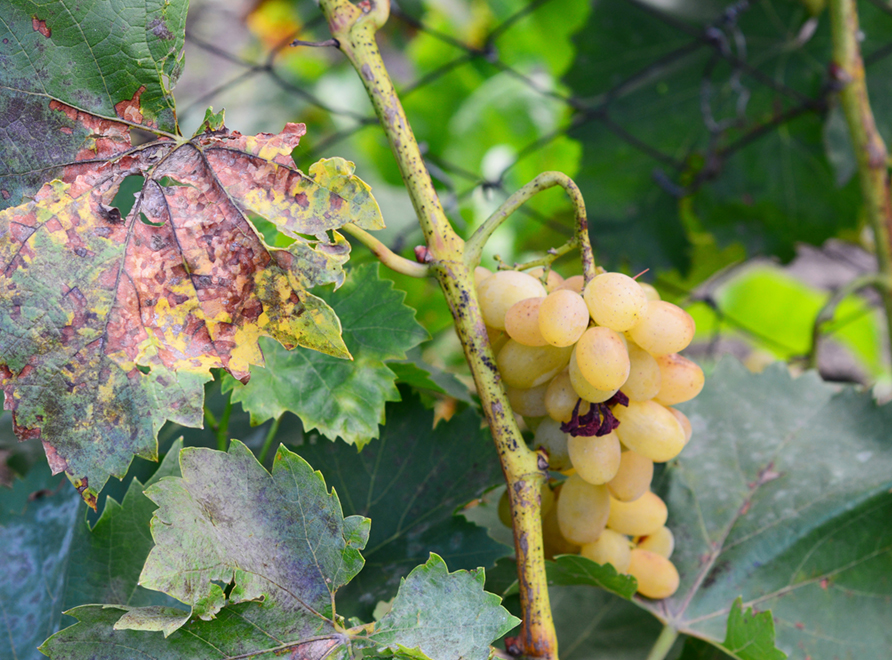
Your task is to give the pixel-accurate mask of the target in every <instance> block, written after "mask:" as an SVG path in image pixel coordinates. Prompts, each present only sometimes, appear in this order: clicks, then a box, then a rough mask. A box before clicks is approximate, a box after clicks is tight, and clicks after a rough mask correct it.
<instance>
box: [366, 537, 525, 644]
mask: <svg viewBox="0 0 892 660" xmlns="http://www.w3.org/2000/svg"><path fill="white" fill-rule="evenodd" d="M484 579H485V575H484V572H483V570H480V571H456V572H455V573H449V571H448V570H447V568H446V563H445V562H444V561H443V560H442V559H441V558H440V557H438V556H437V555H435V554H432V555H431V557H430V559H429V560H428V561H427V563H425V564H423V565H422V566H418V567H417V568H416V569H414V570H413V571H412V572H411V573H409V575H408V576H407V577H405V578H403V579H402V580H401V581H400V589H399V592H398V593H397V597H396V600H394V602H393V608H392V609H391V610H390V612H388V613H387V614H386V615H385V616H384V617H383V618H382V619H381V620H380V621H379V622H378V623H377V624H375V629H374V631H373V632H372V633H371V634H369V636H368V637H367V638H365V639H363V638H359V639H356V640H355V641H354V644H355V645H356V646H357V647H358V648H363V647H370V648H374V649H377V650H378V651H379V652H380V651H381V650H383V649H387V650H390V651H393V652H399V653H398V655H399V656H400V657H404V656H405V655H408V656H410V657H413V658H425V657H427V658H431V659H432V660H441V659H442V660H452V659H453V658H467V659H468V660H487V659H488V658H489V657H490V650H489V644H490V642H491V641H492V640H493V639H496V638H498V637H501V636H502V635H504V634H505V633H507V632H508V631H510V630H511V629H512V628H514V627H515V626H516V625H517V624H519V623H520V619H518V618H515V617H513V616H511V615H510V614H509V613H508V612H507V611H506V610H505V609H504V608H502V607H501V606H500V605H499V603H500V599H499V597H498V596H494V595H493V594H489V593H486V592H485V591H483V582H484ZM412 649H417V650H418V651H420V652H421V653H417V652H416V653H412V652H411V650H412ZM406 651H410V652H409V653H408V654H407V653H406Z"/></svg>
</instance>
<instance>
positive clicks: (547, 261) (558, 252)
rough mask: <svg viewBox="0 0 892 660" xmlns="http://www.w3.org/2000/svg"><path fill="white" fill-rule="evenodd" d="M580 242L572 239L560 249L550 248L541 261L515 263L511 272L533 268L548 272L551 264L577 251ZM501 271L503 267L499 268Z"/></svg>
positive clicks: (543, 277)
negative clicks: (540, 268)
mask: <svg viewBox="0 0 892 660" xmlns="http://www.w3.org/2000/svg"><path fill="white" fill-rule="evenodd" d="M577 245H578V242H577V241H576V238H575V237H574V238H571V239H570V240H569V241H567V242H566V243H564V244H563V245H561V246H560V247H556V248H550V249H549V250H548V253H547V254H546V255H545V256H544V257H540V258H539V259H532V260H530V261H524V262H523V263H521V264H518V263H515V264H514V266H513V268H512V269H511V270H530V269H531V268H538V267H542V268H543V269H545V270H546V272H547V270H548V269H550V268H551V264H553V263H554V262H555V261H557V260H558V259H560V258H561V257H563V256H564V255H565V254H567V253H569V252H572V251H573V250H575V249H576V246H577ZM499 268H500V269H501V266H499ZM546 272H543V273H542V280H543V281H544V280H545V277H546Z"/></svg>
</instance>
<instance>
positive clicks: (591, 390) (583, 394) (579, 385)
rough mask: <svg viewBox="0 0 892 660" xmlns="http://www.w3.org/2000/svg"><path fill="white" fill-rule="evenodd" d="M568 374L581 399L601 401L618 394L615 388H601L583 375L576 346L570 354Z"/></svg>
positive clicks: (594, 401)
mask: <svg viewBox="0 0 892 660" xmlns="http://www.w3.org/2000/svg"><path fill="white" fill-rule="evenodd" d="M567 375H568V376H570V384H571V385H572V386H573V390H574V391H575V392H576V394H577V395H578V396H579V398H580V399H585V400H586V401H591V402H592V403H601V402H603V401H607V399H609V398H610V397H612V396H613V395H614V394H616V390H615V389H613V390H599V389H598V388H597V387H595V386H594V385H592V384H591V383H590V382H588V380H587V379H586V377H585V376H583V375H582V372H581V371H580V370H579V365H578V364H577V362H576V348H575V347H574V348H573V353H572V354H571V355H570V366H569V368H568V369H567ZM574 405H575V404H574ZM580 412H581V410H580Z"/></svg>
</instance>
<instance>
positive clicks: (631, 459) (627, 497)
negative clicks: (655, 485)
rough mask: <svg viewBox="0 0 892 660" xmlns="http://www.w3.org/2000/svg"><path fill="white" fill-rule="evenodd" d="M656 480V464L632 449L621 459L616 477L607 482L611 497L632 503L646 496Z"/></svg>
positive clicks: (625, 452)
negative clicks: (654, 479) (651, 484)
mask: <svg viewBox="0 0 892 660" xmlns="http://www.w3.org/2000/svg"><path fill="white" fill-rule="evenodd" d="M653 478H654V462H653V461H652V460H650V459H649V458H647V457H646V456H642V455H641V454H639V453H638V452H634V451H632V450H631V449H629V450H628V451H624V452H623V453H622V455H621V456H620V459H619V469H618V470H617V472H616V476H614V477H613V479H611V480H610V481H608V482H607V490H609V491H610V495H611V497H613V498H614V499H617V500H620V501H621V502H631V501H633V500H637V499H638V498H639V497H641V496H642V495H644V493H646V492H647V491H648V489H649V488H650V482H651V481H652V480H653Z"/></svg>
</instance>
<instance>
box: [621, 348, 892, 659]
mask: <svg viewBox="0 0 892 660" xmlns="http://www.w3.org/2000/svg"><path fill="white" fill-rule="evenodd" d="M679 407H680V408H681V409H683V410H684V412H685V413H686V414H687V415H688V417H689V418H690V420H691V423H692V425H693V428H694V435H693V438H692V440H691V442H690V443H689V444H688V446H687V447H686V448H685V450H684V452H682V454H681V455H680V457H679V458H678V459H677V460H676V461H674V462H673V463H672V464H670V465H669V466H668V468H667V470H666V480H665V483H664V484H663V486H662V488H661V491H662V492H663V493H664V494H665V498H666V500H667V503H668V505H669V511H670V514H669V523H668V525H669V527H670V528H671V529H672V531H673V533H674V534H675V538H676V550H675V554H674V555H673V557H672V560H673V562H674V563H675V564H676V566H677V567H678V570H679V573H680V575H681V586H680V588H679V590H678V592H677V593H676V594H675V595H674V596H672V597H671V598H668V599H666V600H662V601H649V600H646V599H640V598H636V602H637V603H639V604H640V605H641V606H642V607H645V608H647V609H649V610H650V611H652V612H653V613H654V614H655V615H656V616H658V617H659V618H660V619H662V620H665V621H668V622H669V623H670V624H671V625H674V626H676V627H678V628H679V629H681V630H682V632H685V633H687V634H689V635H694V636H698V637H702V638H704V639H707V640H709V641H711V642H712V643H713V644H716V645H721V644H722V640H723V639H726V638H727V639H726V642H725V643H726V644H727V647H726V648H728V649H729V650H730V651H731V652H732V653H738V654H739V657H741V658H746V657H748V656H747V655H746V649H747V648H750V647H752V648H755V649H761V650H759V651H758V653H757V655H756V656H753V657H759V658H767V657H778V658H779V657H781V656H780V655H779V654H778V652H777V651H774V650H773V649H771V644H770V635H769V634H768V629H769V626H768V625H767V624H768V621H769V620H768V616H767V615H765V614H756V615H755V616H753V615H754V614H755V612H765V611H766V610H770V611H771V618H773V621H774V625H775V626H776V629H777V647H778V649H780V650H782V651H784V652H787V653H791V654H792V653H794V651H795V653H797V654H801V655H802V656H805V655H807V656H810V657H811V658H812V660H833V659H834V658H839V657H846V656H847V654H851V653H854V655H855V656H856V657H865V658H868V657H870V658H880V657H888V656H889V655H890V653H892V635H890V632H889V628H888V626H887V625H885V623H884V622H888V621H889V620H890V617H892V577H890V576H892V528H890V526H889V520H890V519H892V442H890V439H889V429H890V428H892V407H890V406H885V407H879V406H877V404H876V403H875V402H874V401H873V399H872V398H871V396H870V395H869V394H867V393H858V392H857V391H856V390H854V389H852V388H838V387H836V386H833V385H830V384H827V383H823V382H821V381H820V380H819V379H818V378H817V377H816V376H815V374H814V373H811V372H810V373H807V374H805V375H803V376H801V377H799V378H797V379H794V378H792V377H791V376H790V375H789V373H788V372H787V370H786V368H785V367H784V366H780V365H778V366H773V367H770V368H769V369H768V370H767V371H766V372H765V373H763V374H761V375H754V374H751V373H749V372H748V371H746V370H745V369H743V367H741V366H740V365H739V364H738V363H736V362H735V361H733V360H725V361H723V362H722V363H721V364H720V365H719V366H718V368H717V369H716V371H715V372H714V373H713V375H712V376H711V377H710V378H709V380H708V381H707V385H706V387H705V388H704V390H703V392H702V393H701V394H700V395H699V396H698V397H697V398H696V399H694V400H693V401H691V402H689V403H686V404H682V405H680V406H679ZM738 597H740V598H742V610H741V608H740V607H737V606H735V605H734V602H735V599H737V598H738ZM751 608H752V610H753V611H752V612H750V609H751ZM735 610H736V611H735ZM743 612H747V614H744V613H743ZM729 616H731V624H732V625H731V626H729V625H728V619H729ZM754 652H755V651H754ZM771 654H773V655H771ZM795 657H800V655H796V656H795Z"/></svg>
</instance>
